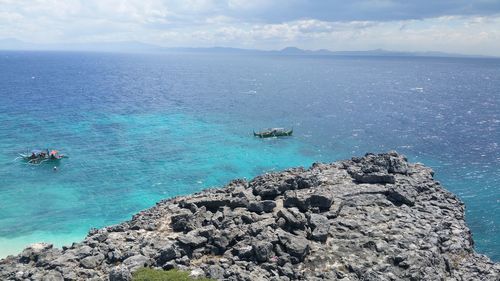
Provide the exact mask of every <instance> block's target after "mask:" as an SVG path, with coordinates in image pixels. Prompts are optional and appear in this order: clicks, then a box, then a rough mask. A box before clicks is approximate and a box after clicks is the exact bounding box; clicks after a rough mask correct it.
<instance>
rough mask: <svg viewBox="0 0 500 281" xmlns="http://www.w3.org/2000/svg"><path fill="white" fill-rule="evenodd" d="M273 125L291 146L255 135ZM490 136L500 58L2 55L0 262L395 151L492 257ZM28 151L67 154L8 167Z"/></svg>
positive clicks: (495, 190)
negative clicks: (239, 190) (447, 198)
mask: <svg viewBox="0 0 500 281" xmlns="http://www.w3.org/2000/svg"><path fill="white" fill-rule="evenodd" d="M276 126H279V127H293V129H294V136H293V137H290V138H282V139H257V138H254V137H253V136H252V131H253V130H258V129H261V128H266V127H276ZM499 129H500V60H499V59H486V58H484V59H482V58H481V59H472V58H415V57H326V56H263V55H262V56H258V55H254V56H253V55H252V56H250V55H246V56H243V55H241V56H238V55H229V54H228V55H224V54H217V55H214V54H205V55H203V54H161V55H159V54H156V55H153V54H149V55H147V54H104V53H76V52H75V53H71V52H68V53H64V52H0V257H3V256H6V255H7V254H13V253H16V252H18V251H20V250H21V249H22V248H23V247H25V246H26V245H27V244H29V243H33V242H38V241H47V242H50V243H54V244H55V245H58V246H62V245H68V244H71V242H73V241H78V240H81V239H82V238H83V237H84V236H85V235H86V233H87V231H88V230H89V229H90V228H92V227H96V228H99V227H103V226H106V225H110V224H115V223H118V222H120V221H122V220H127V219H130V217H131V215H132V214H134V213H136V212H137V211H139V210H142V209H145V208H148V207H150V206H152V205H153V204H154V203H155V202H157V201H159V200H160V199H163V198H168V197H172V196H177V195H182V194H189V193H193V192H197V191H200V190H202V189H204V188H207V187H212V186H221V185H224V184H225V183H227V182H228V181H229V180H231V179H234V178H251V177H253V176H256V175H258V174H261V173H264V172H269V171H278V170H281V169H285V168H288V167H294V166H309V165H311V164H312V163H313V162H316V161H321V162H333V161H336V160H340V159H345V158H350V157H351V156H360V155H363V154H365V153H366V152H385V151H388V150H397V151H399V152H401V153H404V154H405V155H407V156H408V158H409V159H410V160H411V161H419V162H423V163H425V164H426V165H428V166H431V167H432V168H433V169H434V170H435V172H436V177H437V179H438V180H440V181H441V182H442V184H443V185H444V186H445V187H446V188H447V189H449V190H450V191H452V192H454V193H456V194H457V195H458V196H459V197H460V198H461V199H462V200H463V201H464V202H465V203H466V207H467V214H466V219H467V223H468V225H469V227H470V228H471V230H472V233H473V236H474V240H475V242H476V248H477V250H478V251H479V252H481V253H484V254H487V255H488V256H490V257H491V258H492V259H494V260H496V261H500V209H499V206H500V147H499V142H500V130H499ZM32 148H42V149H44V148H55V149H59V150H60V151H61V152H62V153H65V154H67V155H69V158H68V159H64V160H62V161H61V162H60V163H59V164H58V170H57V172H54V171H53V165H40V166H28V165H26V164H25V163H23V162H22V161H19V160H18V159H16V157H17V155H18V153H20V152H24V151H26V150H28V149H32Z"/></svg>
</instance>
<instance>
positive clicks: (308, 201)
mask: <svg viewBox="0 0 500 281" xmlns="http://www.w3.org/2000/svg"><path fill="white" fill-rule="evenodd" d="M332 203H333V195H332V194H328V193H326V192H324V193H322V192H315V191H314V190H290V191H287V192H286V193H285V201H284V204H283V206H285V207H287V208H289V207H297V208H299V209H300V210H301V211H302V212H306V211H307V210H309V209H312V208H318V209H319V210H323V211H324V210H328V209H329V208H330V206H331V205H332Z"/></svg>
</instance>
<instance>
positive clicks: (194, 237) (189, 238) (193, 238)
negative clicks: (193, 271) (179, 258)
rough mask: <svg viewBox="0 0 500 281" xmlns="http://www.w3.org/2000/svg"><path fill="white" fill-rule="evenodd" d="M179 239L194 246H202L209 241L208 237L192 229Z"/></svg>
mask: <svg viewBox="0 0 500 281" xmlns="http://www.w3.org/2000/svg"><path fill="white" fill-rule="evenodd" d="M177 240H178V241H179V242H181V243H182V244H185V245H189V246H191V247H193V248H197V247H200V246H202V245H204V244H205V243H206V242H207V241H208V239H207V238H206V237H203V236H199V235H198V232H196V231H191V232H189V233H188V234H186V235H182V236H179V238H177Z"/></svg>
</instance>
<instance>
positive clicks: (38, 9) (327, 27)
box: [0, 0, 500, 56]
mask: <svg viewBox="0 0 500 281" xmlns="http://www.w3.org/2000/svg"><path fill="white" fill-rule="evenodd" d="M5 38H15V39H19V40H22V41H27V42H34V43H50V44H52V43H89V42H115V41H139V42H144V43H151V44H156V45H161V46H166V47H181V46H182V47H210V46H227V47H240V48H257V49H281V48H283V47H287V46H297V47H300V48H304V49H321V48H325V49H330V50H368V49H376V48H383V49H388V50H399V51H429V50H432V51H444V52H455V53H465V54H483V55H497V56H499V55H500V0H330V1H327V0H315V1H313V0H31V1H28V0H26V1H25V0H0V39H5Z"/></svg>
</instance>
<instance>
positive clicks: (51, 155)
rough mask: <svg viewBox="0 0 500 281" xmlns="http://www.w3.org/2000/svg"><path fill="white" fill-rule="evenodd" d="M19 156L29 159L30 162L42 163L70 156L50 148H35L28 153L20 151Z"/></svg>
mask: <svg viewBox="0 0 500 281" xmlns="http://www.w3.org/2000/svg"><path fill="white" fill-rule="evenodd" d="M19 157H21V158H22V159H23V160H25V161H27V162H28V164H40V163H43V162H46V161H59V160H61V159H63V158H68V156H66V155H64V154H60V153H59V151H57V150H48V149H43V150H42V149H34V150H31V151H28V152H26V153H19Z"/></svg>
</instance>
